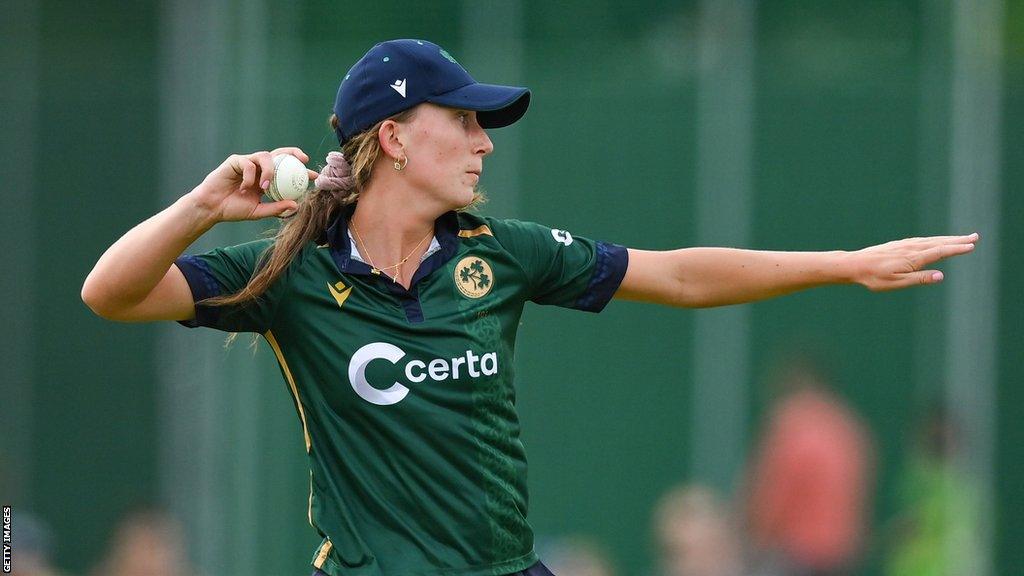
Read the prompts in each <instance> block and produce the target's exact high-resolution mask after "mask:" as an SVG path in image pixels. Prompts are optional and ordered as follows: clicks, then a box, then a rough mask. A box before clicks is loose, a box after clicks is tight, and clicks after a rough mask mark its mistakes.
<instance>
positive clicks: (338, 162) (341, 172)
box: [314, 152, 355, 190]
mask: <svg viewBox="0 0 1024 576" xmlns="http://www.w3.org/2000/svg"><path fill="white" fill-rule="evenodd" d="M314 184H315V185H316V187H317V188H318V189H320V190H348V189H350V188H352V186H353V185H354V184H355V178H353V177H352V166H351V165H349V163H348V160H346V159H345V155H344V154H342V153H341V152H330V153H328V154H327V165H326V166H324V168H323V170H321V171H320V175H319V176H317V177H316V181H314Z"/></svg>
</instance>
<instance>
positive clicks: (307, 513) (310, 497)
mask: <svg viewBox="0 0 1024 576" xmlns="http://www.w3.org/2000/svg"><path fill="white" fill-rule="evenodd" d="M306 516H308V517H309V525H310V526H312V527H313V528H314V529H315V528H316V524H313V469H312V468H310V470H309V509H308V510H307V511H306Z"/></svg>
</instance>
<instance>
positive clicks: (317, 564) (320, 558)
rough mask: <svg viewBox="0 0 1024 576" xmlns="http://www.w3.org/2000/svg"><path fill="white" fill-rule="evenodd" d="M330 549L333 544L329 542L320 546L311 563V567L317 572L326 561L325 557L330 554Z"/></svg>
mask: <svg viewBox="0 0 1024 576" xmlns="http://www.w3.org/2000/svg"><path fill="white" fill-rule="evenodd" d="M331 548H334V544H332V543H331V541H330V540H328V541H326V542H324V543H323V544H321V545H320V553H319V554H317V555H316V560H314V561H313V567H314V568H316V569H317V570H319V569H321V568H323V567H324V562H326V561H327V555H328V554H330V553H331Z"/></svg>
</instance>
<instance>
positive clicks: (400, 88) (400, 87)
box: [391, 78, 405, 98]
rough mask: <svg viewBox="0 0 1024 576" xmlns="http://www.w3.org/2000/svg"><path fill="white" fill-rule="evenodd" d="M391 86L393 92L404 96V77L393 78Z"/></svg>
mask: <svg viewBox="0 0 1024 576" xmlns="http://www.w3.org/2000/svg"><path fill="white" fill-rule="evenodd" d="M391 87H392V88H394V89H395V92H398V93H399V94H401V95H402V98H405V78H402V79H401V80H395V83H394V84H392V85H391Z"/></svg>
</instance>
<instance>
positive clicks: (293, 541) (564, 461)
mask: <svg viewBox="0 0 1024 576" xmlns="http://www.w3.org/2000/svg"><path fill="white" fill-rule="evenodd" d="M4 6H5V9H4V12H5V15H4V18H3V19H2V20H0V31H2V36H0V37H2V38H3V39H4V42H3V47H2V48H0V62H2V70H3V74H2V75H0V82H2V83H3V85H2V87H3V89H2V91H0V121H2V124H3V126H4V127H5V130H4V135H3V138H2V139H0V151H2V157H3V158H4V160H5V161H4V162H3V163H0V174H2V175H3V178H2V182H4V188H5V189H6V190H7V192H8V194H7V195H6V197H5V200H4V202H5V206H4V208H3V209H2V210H0V218H2V225H0V235H2V238H3V240H4V246H5V248H6V249H5V250H4V251H3V252H2V254H0V259H2V260H0V262H2V263H3V269H4V270H5V273H4V274H2V275H0V278H2V279H0V289H2V294H3V296H4V298H3V299H2V304H0V310H2V315H3V316H2V318H0V321H2V324H3V326H4V334H5V336H4V345H3V348H2V350H3V361H2V362H0V394H2V395H0V406H2V411H0V416H2V420H0V422H2V424H0V500H2V502H3V503H4V504H10V505H13V506H14V508H15V512H16V513H17V512H18V511H19V510H25V511H28V510H31V511H32V512H33V513H34V514H35V515H36V516H37V517H39V518H40V519H42V520H43V521H45V522H46V523H48V524H49V525H50V526H51V528H52V530H53V535H54V537H55V542H56V549H55V552H54V557H55V559H56V563H57V564H58V566H60V567H61V568H62V569H64V570H65V571H67V572H69V573H72V574H85V573H87V572H88V571H89V570H90V568H91V567H92V566H94V565H95V564H96V563H97V562H98V561H99V559H100V558H101V556H102V555H103V554H104V551H105V549H106V547H107V545H108V542H109V539H110V534H111V530H112V529H113V526H114V524H115V522H116V521H117V519H118V517H120V516H121V515H122V514H123V513H124V512H125V510H127V509H129V508H131V507H133V506H137V505H140V504H145V503H159V504H161V505H162V506H164V507H166V508H167V509H169V510H170V511H171V512H172V513H173V514H174V515H175V516H176V517H177V518H178V519H179V520H180V521H181V522H182V523H183V525H184V526H185V528H186V541H187V544H188V550H189V554H190V556H191V559H192V562H193V564H194V565H195V566H196V567H197V568H198V569H199V570H201V571H202V572H203V573H206V574H268V575H269V574H273V575H277V574H282V575H283V574H307V573H308V572H309V570H308V569H307V567H306V565H307V562H308V560H309V557H310V556H311V555H312V552H313V547H314V546H315V545H316V544H317V543H318V539H317V538H316V536H315V534H314V533H313V530H312V529H311V528H310V527H309V526H308V524H307V523H306V499H307V494H308V475H307V471H306V468H305V455H304V453H303V448H302V437H301V431H300V428H299V426H298V423H297V419H296V417H295V412H294V408H293V406H292V402H291V400H290V396H289V394H288V393H287V392H286V387H285V385H284V384H283V382H282V381H281V379H280V376H279V373H278V371H277V369H276V366H275V364H274V359H273V355H272V353H270V351H269V348H268V347H267V346H266V345H265V344H264V345H262V346H259V347H258V348H257V350H256V351H255V352H253V351H251V350H250V349H249V348H247V346H246V342H247V339H246V341H245V342H243V341H242V340H239V342H237V343H236V344H235V345H234V346H233V347H232V348H230V349H227V350H226V349H225V348H224V346H223V335H222V334H219V333H213V332H209V331H189V330H186V329H184V328H181V327H178V326H176V325H173V324H167V325H157V324H149V325H124V324H116V323H112V322H107V321H104V320H102V319H99V318H97V317H96V316H94V315H93V314H92V313H91V312H90V311H89V310H88V309H87V308H86V307H85V306H84V305H83V304H82V302H81V300H80V297H79V292H80V289H81V285H82V282H83V280H84V278H85V276H86V275H87V274H88V272H89V270H90V269H91V268H92V266H93V264H94V263H95V262H96V260H97V259H98V257H99V256H100V254H102V252H103V250H104V249H105V248H106V247H107V246H109V245H110V244H111V243H112V242H113V241H114V240H116V239H117V238H118V237H119V235H121V234H122V233H124V232H125V231H127V230H128V229H129V228H130V227H132V226H133V225H135V224H136V223H138V222H140V221H141V220H143V219H145V218H147V217H148V216H149V215H152V214H154V213H155V212H157V211H159V210H160V209H162V208H163V207H165V206H167V205H169V204H170V203H171V202H172V201H173V200H174V199H175V198H177V197H179V196H180V195H181V194H183V193H185V192H187V191H188V190H190V189H191V187H193V186H195V185H196V184H197V183H199V182H200V181H201V179H202V178H203V177H204V176H205V174H206V173H207V172H209V171H210V170H212V169H213V168H214V167H215V166H216V165H217V164H219V163H220V162H221V161H222V160H223V158H224V157H226V156H227V155H229V154H231V153H234V152H247V151H253V150H259V149H269V148H274V147H277V146H284V145H298V146H300V147H302V148H303V149H304V150H305V151H306V152H307V153H309V155H310V157H311V158H312V159H313V160H312V163H314V164H315V163H318V162H320V163H322V162H323V158H324V156H325V155H326V154H327V152H328V151H330V150H331V149H332V140H333V134H332V133H331V132H330V131H329V129H328V128H327V125H326V118H327V116H328V115H329V114H330V110H331V105H332V103H333V98H334V94H335V90H336V87H337V83H338V81H339V79H340V77H341V76H342V75H343V74H344V72H345V71H346V70H347V69H348V67H349V66H350V65H351V64H352V63H353V62H354V61H355V60H356V59H357V58H358V57H359V56H361V55H362V54H363V52H365V51H366V49H368V48H369V47H370V46H371V45H372V44H373V43H375V42H377V41H380V40H384V39H389V38H398V37H418V38H427V39H430V40H432V41H435V42H437V43H439V44H441V45H442V46H444V47H445V48H447V49H448V51H449V52H451V53H452V54H453V55H454V56H455V57H456V58H457V59H458V60H459V61H460V62H461V63H462V64H463V65H465V66H466V68H467V69H468V70H469V71H470V72H471V73H472V74H473V75H474V76H475V77H476V79H477V80H479V81H482V82H492V83H502V84H514V85H524V86H528V87H530V88H531V89H532V91H533V100H532V104H531V108H530V112H529V113H528V114H527V115H526V117H525V118H524V120H523V121H521V122H519V123H518V124H516V125H515V126H513V127H510V128H507V129H502V130H497V131H493V132H492V133H491V136H492V138H493V140H494V143H495V147H496V151H495V153H494V154H493V156H491V157H490V158H489V159H488V162H487V166H488V167H487V170H486V171H485V175H484V178H483V184H484V186H485V188H486V189H487V191H488V195H489V198H490V202H489V203H488V204H487V205H486V206H485V207H484V209H483V211H484V213H487V214H490V215H496V216H505V217H516V218H522V219H528V220H534V221H537V222H541V223H544V224H546V225H549V226H554V227H558V228H564V229H567V230H569V231H570V232H572V233H573V234H577V235H582V236H587V237H592V238H598V239H602V240H608V241H613V242H617V243H620V244H624V245H627V246H630V247H637V248H647V249H669V248H677V247H683V246H693V245H731V246H743V247H752V248H764V249H779V250H828V249H857V248H861V247H864V246H867V245H871V244H875V243H880V242H883V241H887V240H890V239H894V238H899V237H905V236H918V235H934V234H951V233H968V232H971V231H974V230H977V231H979V232H981V234H982V237H983V241H982V243H981V244H980V246H979V249H978V251H977V252H976V253H975V254H973V255H972V256H971V257H969V258H967V259H964V260H963V261H958V262H955V263H951V264H949V265H945V266H943V267H942V268H943V270H945V271H946V273H947V279H946V281H945V282H944V283H943V284H942V285H939V286H936V287H929V288H926V289H918V290H911V291H904V292H899V293H887V294H871V293H869V292H868V291H866V290H863V289H861V288H858V287H837V288H828V289H821V290H814V291H810V292H806V293H801V294H797V295H793V296H789V297H785V298H782V299H779V300H775V301H769V302H763V303H758V304H755V305H750V306H745V307H737V308H732V309H720V310H701V311H689V310H678V311H674V310H667V309H664V308H658V307H654V306H646V305H639V304H631V303H621V302H619V303H613V304H611V305H610V306H609V307H608V309H607V310H606V311H605V312H603V313H602V314H601V315H599V316H591V315H588V314H580V313H575V312H572V311H567V310H560V309H549V308H542V307H537V306H531V307H530V308H528V311H527V313H526V314H525V316H524V321H523V326H522V329H521V334H520V338H519V349H518V355H517V358H516V363H517V370H518V371H519V375H520V380H519V410H520V415H521V417H522V421H523V436H524V440H525V443H526V447H527V452H528V455H529V457H530V479H529V482H530V487H531V501H530V518H531V520H532V523H533V525H534V528H535V531H536V532H537V534H538V536H539V543H540V544H543V543H544V542H548V541H552V540H555V539H557V538H560V537H562V536H564V535H569V534H584V535H588V536H589V537H590V538H592V539H593V540H594V541H596V542H598V543H599V545H600V546H601V547H603V548H604V549H605V550H606V553H607V556H608V557H609V558H610V559H611V561H612V562H613V564H614V566H615V567H616V569H617V570H616V573H617V574H621V575H644V574H651V573H653V571H654V570H655V566H654V563H655V560H654V546H653V541H652V529H651V513H652V509H653V507H654V505H655V502H656V501H657V499H658V498H659V496H660V495H661V494H662V493H663V492H664V491H665V490H667V489H668V488H670V487H671V486H673V485H676V484H679V483H687V482H701V483H704V484H708V485H710V486H712V487H714V488H715V489H717V490H719V491H720V492H721V493H722V494H726V495H729V494H732V493H733V491H734V490H735V489H736V488H737V487H738V486H739V485H740V483H741V476H742V473H743V470H744V467H745V462H746V460H747V458H748V456H749V453H750V450H751V448H752V447H753V446H754V442H755V440H756V438H757V432H758V430H759V425H760V422H761V415H762V414H763V411H764V407H765V406H766V403H767V402H768V400H769V399H770V394H769V391H768V389H767V387H766V384H767V381H768V380H769V373H770V371H771V366H772V365H773V362H775V361H776V359H777V358H779V357H780V356H784V355H786V354H789V353H792V352H793V351H795V350H801V349H804V348H807V347H811V348H813V349H814V350H815V351H816V352H817V353H819V354H821V355H822V356H823V357H826V358H828V359H829V366H828V367H829V369H830V370H831V372H832V373H833V374H834V375H835V382H834V384H835V387H836V388H837V389H838V390H839V391H840V392H841V393H842V394H843V396H844V397H845V398H846V399H847V400H848V401H849V404H850V405H851V406H852V407H853V408H854V409H855V410H856V411H857V412H858V413H859V414H861V416H862V417H863V419H864V420H865V421H866V422H867V423H868V424H869V427H870V430H871V434H872V437H873V439H874V441H875V445H876V449H877V454H878V468H877V476H876V486H877V490H876V492H875V496H874V498H873V500H872V511H871V513H870V517H871V525H872V527H873V537H872V538H871V540H870V543H871V545H870V547H869V549H868V551H867V552H866V554H865V558H866V559H865V562H864V564H863V566H862V567H861V572H863V573H865V574H881V573H882V568H881V567H882V566H883V564H884V562H885V559H884V556H885V550H886V547H885V540H886V536H885V535H886V531H885V530H886V529H885V526H886V525H887V523H888V522H889V521H890V520H891V519H892V518H893V517H894V516H895V515H896V514H897V513H898V512H899V509H898V508H899V505H900V504H899V498H898V491H899V486H900V483H901V481H902V480H901V479H902V478H903V474H904V472H905V467H906V461H907V458H908V452H909V450H910V447H911V444H912V441H913V434H914V430H915V429H916V423H917V422H918V421H919V419H920V417H921V416H922V415H923V414H924V412H925V411H926V409H927V408H928V407H929V406H931V405H933V404H935V403H937V402H945V403H946V404H948V405H950V406H951V408H952V410H953V412H954V414H955V415H956V416H957V417H958V418H959V421H960V422H961V423H962V425H963V434H964V444H965V448H966V450H965V455H964V456H963V465H964V467H965V468H966V469H968V470H969V471H970V474H971V475H972V476H973V477H974V478H976V481H977V483H978V485H979V486H980V487H981V488H982V492H983V495H984V496H983V498H982V502H983V505H982V510H983V518H982V522H981V527H980V528H979V539H980V541H981V543H982V546H981V554H982V558H983V562H982V568H981V571H982V572H981V573H982V574H993V575H994V574H1005V575H1010V574H1018V573H1019V567H1020V566H1022V565H1024V547H1021V546H1019V545H1017V542H1019V540H1020V539H1021V538H1024V514H1021V513H1020V512H1021V511H1022V510H1024V490H1022V488H1021V487H1022V486H1024V431H1022V429H1021V427H1020V425H1019V420H1020V418H1021V416H1022V415H1024V387H1022V386H1021V381H1022V378H1024V362H1022V357H1024V354H1022V352H1024V346H1022V338H1024V333H1022V330H1021V326H1022V325H1024V302H1022V300H1021V298H1020V297H1019V292H1017V291H1016V290H1019V288H1018V289H1014V288H1013V286H1016V285H1018V283H1021V282H1024V272H1022V270H1024V257H1022V256H1021V251H1020V250H1019V249H1018V248H1017V247H1019V246H1020V245H1021V244H1022V243H1024V231H1022V227H1021V224H1022V223H1024V199H1022V195H1021V194H1020V193H1019V192H1015V191H1018V190H1019V189H1020V187H1021V185H1022V183H1024V136H1022V133H1021V131H1020V129H1019V126H1020V124H1019V123H1020V122H1021V121H1022V120H1024V3H1021V2H1018V1H1015V0H1008V1H1000V0H984V1H977V2H971V1H967V0H962V1H959V2H954V1H942V0H920V1H893V0H884V1H883V0H861V1H857V2H806V1H796V0H774V1H764V2H745V1H739V0H727V1H721V2H716V1H712V0H707V1H705V2H674V1H667V0H660V1H659V0H647V1H642V2H641V1H638V2H628V3H624V2H611V1H605V0H586V1H584V0H562V1H561V2H540V1H534V0H509V1H470V0H465V1H456V0H447V1H433V2H406V1H399V2H391V3H386V4H381V3H369V2H363V3H350V2H326V1H315V2H314V1H311V2H298V3H271V2H265V1H263V0H247V1H243V0H212V1H207V2H171V1H168V2H159V3H154V2H145V1H143V2H132V3H124V2H110V1H102V0H100V1H95V2H89V3H71V2H54V1H47V0H11V1H9V2H6V3H5V4H4ZM271 226H273V222H270V221H267V222H260V223H253V224H234V225H221V226H220V227H218V228H216V229H214V230H213V231H212V232H211V233H210V234H208V235H207V236H206V237H204V238H203V239H201V240H200V241H199V242H197V245H196V246H194V247H193V248H192V250H193V251H199V250H205V249H208V248H210V247H213V246H216V245H223V244H228V243H235V242H241V241H244V240H247V239H250V238H253V237H254V236H256V235H257V234H259V233H261V232H262V231H264V230H266V229H268V228H269V227H271ZM1015 294H1016V295H1015ZM15 558H17V548H16V549H15Z"/></svg>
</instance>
